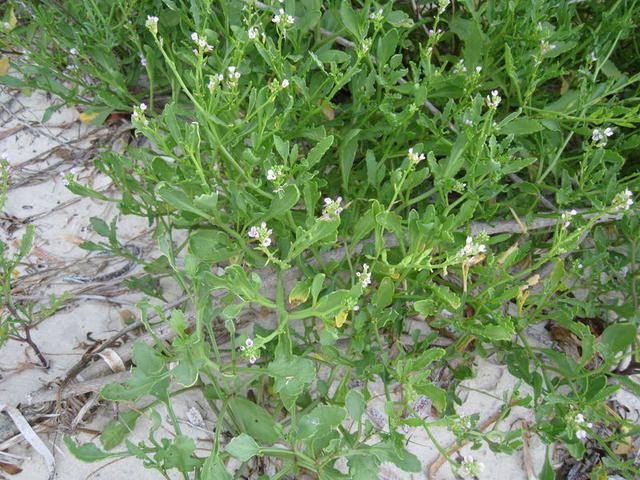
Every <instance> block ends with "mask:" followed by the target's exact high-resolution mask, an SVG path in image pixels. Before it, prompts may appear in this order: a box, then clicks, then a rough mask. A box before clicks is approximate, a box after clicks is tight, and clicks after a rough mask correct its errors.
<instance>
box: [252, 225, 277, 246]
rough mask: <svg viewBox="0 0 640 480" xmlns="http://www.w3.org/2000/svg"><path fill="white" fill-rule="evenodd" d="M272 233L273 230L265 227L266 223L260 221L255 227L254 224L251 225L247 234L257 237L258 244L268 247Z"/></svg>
mask: <svg viewBox="0 0 640 480" xmlns="http://www.w3.org/2000/svg"><path fill="white" fill-rule="evenodd" d="M272 233H273V230H271V229H270V228H267V223H266V222H262V223H261V224H260V226H259V227H255V226H253V227H251V228H250V229H249V232H248V233H247V235H248V236H249V237H250V238H255V239H257V240H258V242H259V243H260V246H262V247H268V246H269V245H271V234H272Z"/></svg>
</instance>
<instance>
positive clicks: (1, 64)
mask: <svg viewBox="0 0 640 480" xmlns="http://www.w3.org/2000/svg"><path fill="white" fill-rule="evenodd" d="M7 73H9V59H8V58H7V57H5V58H2V59H0V76H5V75H6V74H7Z"/></svg>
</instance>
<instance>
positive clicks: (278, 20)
mask: <svg viewBox="0 0 640 480" xmlns="http://www.w3.org/2000/svg"><path fill="white" fill-rule="evenodd" d="M271 21H272V22H273V23H280V15H274V16H273V18H272V19H271Z"/></svg>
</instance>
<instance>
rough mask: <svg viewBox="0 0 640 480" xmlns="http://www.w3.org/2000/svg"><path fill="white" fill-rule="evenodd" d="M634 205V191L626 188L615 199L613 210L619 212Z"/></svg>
mask: <svg viewBox="0 0 640 480" xmlns="http://www.w3.org/2000/svg"><path fill="white" fill-rule="evenodd" d="M632 205H633V193H632V192H631V190H629V189H628V188H626V189H625V190H624V191H623V192H620V193H619V194H617V195H616V196H615V198H614V199H613V210H612V211H613V212H619V211H620V210H629V209H630V208H631V206H632Z"/></svg>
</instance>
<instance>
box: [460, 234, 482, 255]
mask: <svg viewBox="0 0 640 480" xmlns="http://www.w3.org/2000/svg"><path fill="white" fill-rule="evenodd" d="M486 251H487V247H486V246H485V245H483V244H481V243H476V242H475V241H474V240H473V237H467V240H466V242H465V245H464V247H462V248H461V249H460V251H459V252H458V255H457V256H458V257H460V258H463V257H473V256H475V255H478V254H480V253H484V252H486Z"/></svg>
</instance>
